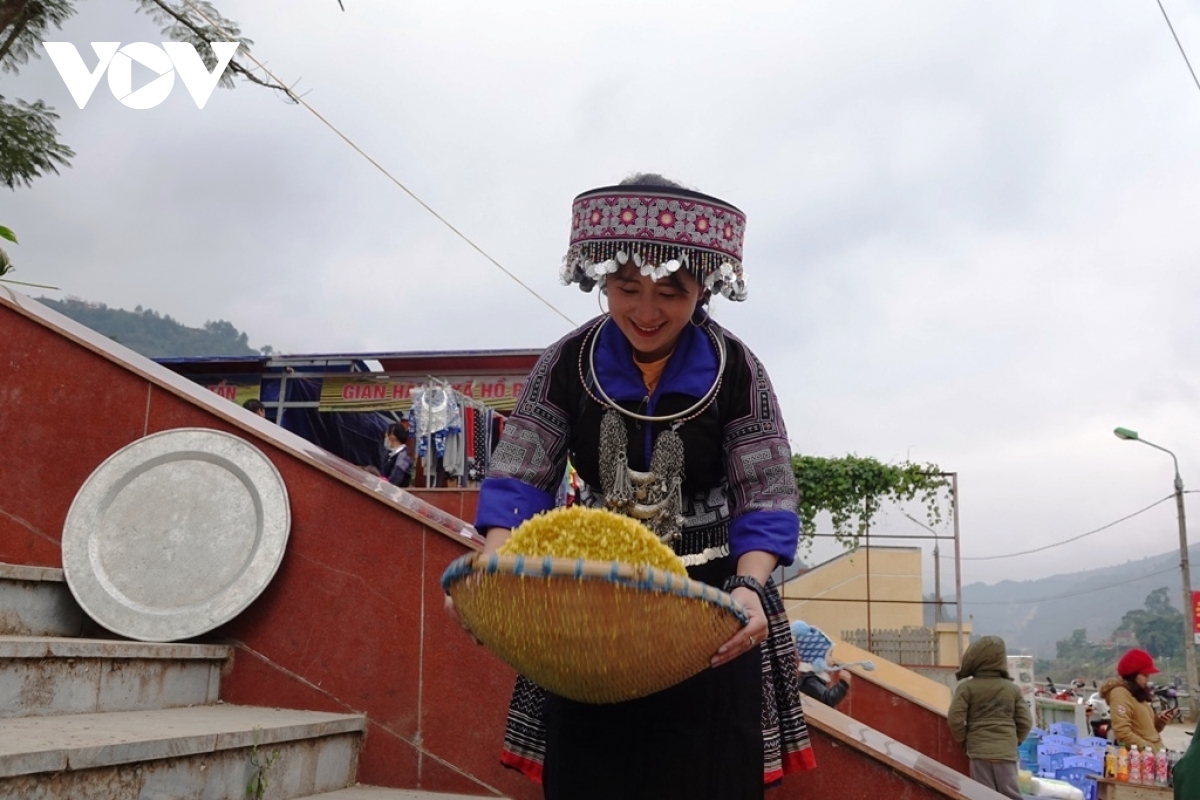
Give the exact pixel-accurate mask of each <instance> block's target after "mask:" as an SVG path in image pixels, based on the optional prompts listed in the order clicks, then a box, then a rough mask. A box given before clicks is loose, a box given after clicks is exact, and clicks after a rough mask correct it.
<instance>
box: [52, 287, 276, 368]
mask: <svg viewBox="0 0 1200 800" xmlns="http://www.w3.org/2000/svg"><path fill="white" fill-rule="evenodd" d="M37 300H38V302H39V303H42V304H43V305H46V306H49V307H50V308H52V309H54V310H55V311H57V312H58V313H60V314H63V315H64V316H67V317H70V318H71V319H73V320H75V321H76V322H78V323H80V324H82V325H86V326H87V327H89V328H91V329H92V330H94V331H96V332H98V333H102V334H104V335H105V336H107V337H109V338H110V339H113V340H115V341H118V342H120V343H121V344H123V345H125V346H126V347H128V348H130V349H132V350H136V351H137V352H139V353H141V354H142V355H144V356H147V357H149V358H169V357H184V356H241V355H258V354H259V353H260V352H267V353H269V352H270V351H271V348H270V347H265V348H262V350H261V351H260V350H256V349H254V348H253V347H251V346H250V343H249V341H248V337H247V335H246V334H245V333H242V332H240V331H239V330H238V329H237V328H235V327H233V325H232V323H229V322H226V321H225V320H217V321H216V322H212V321H210V322H206V323H204V327H203V328H189V327H187V326H186V325H183V324H181V323H179V322H177V321H175V320H174V319H172V318H171V315H170V314H166V315H160V314H159V313H158V312H157V311H153V310H151V309H144V310H143V309H142V307H141V306H138V307H137V309H135V310H133V311H125V310H124V309H120V308H109V307H108V306H106V305H105V304H104V303H90V302H88V301H86V300H82V299H79V298H76V297H69V298H67V299H66V300H52V299H50V298H48V297H39V298H37Z"/></svg>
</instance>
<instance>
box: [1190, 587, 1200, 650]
mask: <svg viewBox="0 0 1200 800" xmlns="http://www.w3.org/2000/svg"><path fill="white" fill-rule="evenodd" d="M1192 633H1193V634H1194V638H1195V641H1196V643H1197V644H1200V592H1197V591H1195V590H1193V591H1192Z"/></svg>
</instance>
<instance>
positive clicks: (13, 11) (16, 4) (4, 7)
mask: <svg viewBox="0 0 1200 800" xmlns="http://www.w3.org/2000/svg"><path fill="white" fill-rule="evenodd" d="M31 4H32V0H8V2H4V3H0V31H2V30H4V29H5V28H7V27H8V26H9V25H11V24H12V23H13V20H14V19H16V18H18V17H20V16H21V15H22V14H24V13H25V11H26V9H27V8H28V6H30V5H31Z"/></svg>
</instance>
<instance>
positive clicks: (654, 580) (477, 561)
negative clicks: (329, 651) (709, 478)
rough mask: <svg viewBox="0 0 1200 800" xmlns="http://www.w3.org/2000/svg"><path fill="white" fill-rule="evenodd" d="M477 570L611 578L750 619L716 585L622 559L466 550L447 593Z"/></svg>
mask: <svg viewBox="0 0 1200 800" xmlns="http://www.w3.org/2000/svg"><path fill="white" fill-rule="evenodd" d="M477 573H478V574H483V575H492V574H509V575H517V576H521V577H527V578H575V579H578V580H601V581H608V582H610V583H619V584H624V585H627V586H631V587H633V588H636V589H640V590H642V591H653V592H661V593H663V594H672V595H676V596H679V597H688V598H693V599H697V600H703V601H706V602H709V603H713V604H714V605H717V606H720V607H721V608H724V609H727V610H728V611H730V612H731V613H732V614H733V615H734V616H735V617H737V619H738V621H739V622H741V623H742V624H743V625H745V624H746V623H747V622H748V621H749V617H747V616H746V609H745V608H744V607H743V606H742V604H741V603H739V602H738V601H737V600H734V599H733V597H731V596H730V595H729V594H728V593H727V592H723V591H721V590H720V589H718V588H716V587H715V586H710V585H709V584H707V583H704V582H703V581H698V580H694V579H692V578H689V577H687V576H683V575H678V574H676V573H674V572H668V571H667V570H664V569H658V568H656V567H651V566H648V565H646V564H627V563H625V562H622V561H598V560H589V559H584V558H555V557H554V556H525V555H500V554H498V553H491V554H489V555H484V554H483V553H467V554H466V555H464V556H460V557H458V558H456V559H455V560H454V561H452V562H451V563H450V566H448V567H447V568H446V571H445V572H444V573H443V574H442V590H443V591H444V592H446V593H447V594H448V593H449V592H450V587H452V586H453V585H454V584H455V583H457V582H459V581H461V580H463V579H464V578H466V577H467V576H469V575H473V574H477Z"/></svg>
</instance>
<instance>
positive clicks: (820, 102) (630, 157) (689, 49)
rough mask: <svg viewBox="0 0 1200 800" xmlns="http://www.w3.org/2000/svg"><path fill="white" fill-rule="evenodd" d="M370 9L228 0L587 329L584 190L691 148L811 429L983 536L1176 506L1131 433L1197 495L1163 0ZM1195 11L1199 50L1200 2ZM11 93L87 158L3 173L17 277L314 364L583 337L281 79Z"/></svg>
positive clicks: (1094, 560) (1169, 531)
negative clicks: (335, 355)
mask: <svg viewBox="0 0 1200 800" xmlns="http://www.w3.org/2000/svg"><path fill="white" fill-rule="evenodd" d="M345 2H346V6H347V10H346V12H345V13H342V12H341V11H339V10H338V8H337V3H336V2H335V0H291V2H288V3H286V4H285V3H282V2H279V0H274V1H273V2H262V1H261V0H260V1H259V2H250V0H220V2H218V3H217V5H218V7H219V8H220V9H221V11H222V12H223V13H224V14H225V15H226V16H228V17H231V18H233V19H235V20H237V21H238V22H239V23H240V24H241V26H242V29H243V31H244V32H245V33H246V35H248V36H249V37H250V38H252V39H254V41H255V53H256V54H257V55H258V56H259V57H260V58H263V59H265V60H266V61H267V62H268V63H269V64H270V66H271V67H272V68H273V69H274V70H276V71H277V72H278V73H279V74H280V75H282V76H283V77H285V79H286V80H288V81H293V80H296V79H300V80H301V82H300V84H299V86H300V88H301V89H304V90H307V91H308V94H307V95H306V98H307V100H308V101H309V102H311V103H312V104H313V105H314V106H315V107H316V108H317V109H318V110H320V112H321V113H322V114H324V115H325V116H326V117H327V118H328V119H330V120H331V121H332V122H333V123H334V124H335V125H336V126H337V127H339V128H340V129H341V130H342V131H343V132H344V133H345V134H346V135H347V136H349V137H350V138H352V139H353V140H354V141H355V142H356V143H358V144H359V145H360V146H361V147H362V148H363V149H364V150H366V151H367V152H368V153H370V154H371V155H372V156H373V157H374V158H376V159H377V160H378V161H379V162H380V163H382V164H383V165H385V166H386V167H387V168H388V169H389V170H391V171H392V172H393V173H394V174H395V175H396V176H397V177H398V178H399V179H400V180H402V181H403V182H405V183H406V185H408V186H409V187H410V188H411V189H413V190H414V191H415V192H416V193H417V194H418V195H420V196H421V197H422V198H423V199H424V200H425V201H427V202H428V203H429V204H430V205H432V206H433V207H434V208H436V209H437V210H438V211H439V212H440V213H441V214H443V215H444V216H445V217H447V218H448V219H449V220H450V221H451V222H453V223H454V224H455V225H456V226H458V227H459V228H460V229H461V230H463V231H465V232H466V233H467V234H468V235H469V236H470V237H471V238H472V239H473V240H474V241H475V242H477V243H478V244H479V245H480V246H481V247H483V248H484V249H485V250H487V251H488V252H489V253H490V254H492V255H493V256H494V257H495V258H496V259H497V260H499V261H500V262H501V263H503V264H504V265H505V266H506V267H508V268H509V269H510V270H512V271H513V272H514V273H516V274H517V275H519V276H520V277H521V279H522V280H524V281H525V282H526V283H528V284H529V285H531V286H532V287H533V288H534V289H535V290H536V291H537V292H539V293H540V294H542V295H543V296H545V297H546V298H547V299H549V300H550V302H552V303H553V304H554V305H555V306H557V307H558V308H559V309H561V310H562V311H563V313H565V314H566V315H567V316H569V317H571V318H572V319H574V320H576V321H578V322H582V321H584V320H585V319H587V318H589V317H590V316H592V315H593V314H594V313H595V311H596V299H595V296H594V295H585V294H582V293H580V292H579V291H577V290H576V289H575V288H563V287H561V286H560V285H559V284H558V282H557V271H558V265H559V260H560V258H561V255H562V253H563V251H564V250H565V248H566V239H567V222H568V216H569V204H570V200H571V198H572V197H573V196H574V195H575V194H577V193H578V192H580V191H583V190H585V189H588V188H591V187H593V186H599V185H606V184H610V183H615V182H617V181H619V180H620V179H621V178H623V177H624V176H625V175H627V174H628V173H630V172H634V171H641V170H645V171H658V172H662V173H664V174H666V175H668V176H670V177H673V178H675V179H676V180H679V181H682V182H683V183H685V184H688V185H690V186H693V187H694V188H697V189H699V190H701V191H705V192H708V193H711V194H715V195H717V196H719V197H722V198H725V199H727V200H729V201H730V202H733V203H735V204H736V205H738V206H739V207H741V208H742V209H743V210H745V211H746V212H747V215H748V219H749V224H748V233H747V246H746V265H747V270H748V273H749V276H750V281H751V283H750V291H751V297H750V300H749V301H748V302H746V303H744V304H740V305H735V304H730V303H727V302H724V301H723V300H717V301H716V302H715V303H714V305H715V306H716V308H715V315H716V317H717V318H718V319H719V320H720V321H721V322H722V323H723V324H725V325H726V326H727V327H729V328H730V329H731V330H732V331H733V332H735V333H736V334H737V335H739V336H740V337H741V338H742V339H744V340H745V341H746V342H747V343H749V344H750V345H751V347H752V348H754V349H755V351H756V352H757V353H758V355H759V356H760V357H761V358H762V360H763V361H764V363H766V365H767V367H768V369H769V370H770V372H771V375H772V377H773V380H774V382H775V386H776V388H777V390H778V392H779V395H780V398H781V402H782V405H783V409H784V413H785V416H786V419H787V423H788V427H789V433H790V435H791V438H792V440H793V442H794V443H795V444H796V446H797V447H798V449H799V450H800V451H802V452H804V453H809V454H816V455H829V456H838V455H843V454H846V453H857V454H859V455H871V456H875V457H877V458H879V459H881V460H884V461H898V460H903V459H904V458H906V457H910V458H911V459H913V460H916V461H928V462H934V463H936V464H938V465H939V466H941V467H942V468H943V469H946V470H953V471H957V472H958V473H959V475H960V481H961V493H962V524H963V548H964V555H968V556H970V555H975V556H979V555H989V554H996V553H1005V552H1011V551H1013V550H1019V549H1025V548H1028V547H1035V546H1038V545H1039V544H1044V543H1047V542H1050V541H1054V540H1056V539H1062V538H1066V537H1068V536H1072V535H1075V534H1078V533H1081V532H1083V531H1085V530H1088V529H1091V528H1094V527H1097V526H1099V525H1102V524H1104V523H1106V522H1109V521H1111V520H1112V519H1115V518H1117V517H1120V516H1123V515H1125V514H1128V513H1130V512H1132V511H1135V510H1136V509H1138V508H1141V507H1142V506H1145V505H1147V504H1149V503H1151V502H1152V501H1154V500H1156V499H1158V498H1159V497H1162V496H1164V495H1166V494H1168V493H1169V492H1170V491H1171V480H1172V472H1171V463H1170V459H1169V458H1168V457H1167V456H1166V455H1165V454H1162V453H1159V452H1157V451H1154V450H1151V449H1150V448H1148V447H1145V446H1142V445H1138V444H1133V443H1122V442H1120V441H1118V440H1117V439H1116V438H1114V437H1113V436H1112V434H1111V430H1112V428H1113V427H1114V426H1115V425H1124V426H1127V427H1131V428H1135V429H1137V430H1139V431H1140V432H1141V433H1142V434H1143V435H1145V436H1146V437H1147V438H1148V439H1150V440H1151V441H1154V442H1157V443H1160V444H1162V445H1164V446H1167V447H1170V448H1172V449H1174V450H1175V451H1176V453H1177V454H1178V455H1179V458H1180V462H1181V468H1182V472H1183V478H1184V481H1185V483H1187V484H1188V485H1189V486H1195V487H1196V488H1197V489H1200V420H1198V418H1197V414H1196V410H1197V399H1198V395H1200V374H1198V370H1197V356H1196V352H1195V350H1194V348H1195V347H1196V344H1197V339H1198V334H1200V318H1198V316H1197V314H1196V312H1195V310H1194V306H1195V301H1196V298H1197V295H1198V290H1200V274H1198V272H1197V270H1196V269H1195V267H1196V264H1197V257H1198V256H1200V240H1198V239H1197V235H1196V230H1197V226H1196V222H1195V220H1196V218H1197V215H1198V212H1200V196H1198V193H1197V190H1196V187H1197V186H1200V91H1197V88H1196V86H1195V85H1194V84H1193V83H1192V80H1191V77H1190V76H1189V75H1188V73H1187V69H1186V66H1185V65H1184V63H1183V60H1182V59H1181V58H1180V55H1179V52H1178V51H1177V49H1176V46H1175V43H1174V41H1173V40H1172V39H1171V35H1170V32H1169V31H1168V29H1167V26H1166V24H1165V22H1164V21H1163V18H1162V15H1161V13H1160V12H1159V9H1158V7H1157V5H1156V4H1155V3H1153V2H1140V3H1130V2H1117V1H1116V0H1107V1H1104V2H1099V1H1097V0H1086V1H1085V0H1071V1H1064V2H1058V3H1043V2H1032V1H1030V0H1027V1H1025V2H1004V3H986V4H985V3H980V2H972V3H951V2H903V3H901V2H866V0H863V1H862V2H856V3H835V2H807V3H782V2H780V3H767V2H757V3H755V2H748V3H743V4H733V3H726V2H722V3H717V2H708V0H690V2H662V3H656V4H647V3H636V2H616V1H615V0H614V1H613V2H608V3H605V4H601V5H596V4H584V3H562V2H528V1H526V0H512V1H510V2H506V3H495V2H444V3H423V4H415V3H395V2H382V1H381V0H374V1H373V2H372V1H369V0H345ZM1164 2H1165V3H1166V6H1167V9H1168V11H1169V12H1170V13H1171V14H1172V21H1173V22H1174V23H1175V27H1176V30H1177V31H1178V33H1179V35H1180V38H1181V40H1182V41H1183V43H1184V46H1185V47H1186V48H1188V52H1189V55H1190V56H1191V57H1192V58H1193V60H1194V62H1200V9H1197V8H1196V7H1195V6H1189V5H1188V4H1185V3H1182V2H1179V0H1164ZM79 7H80V13H79V15H78V16H76V17H75V18H73V19H72V20H70V21H69V22H68V24H67V26H66V27H65V28H64V29H63V31H61V33H60V34H59V35H57V36H56V37H55V38H56V39H58V40H62V41H69V42H72V43H74V44H76V46H77V47H78V48H79V49H80V51H81V53H83V54H84V55H85V60H88V61H92V60H94V56H92V55H91V50H90V47H89V46H88V42H90V41H121V42H124V43H128V42H133V41H150V42H160V41H162V38H163V37H162V36H161V35H160V34H159V32H158V30H157V28H156V27H155V26H154V25H153V24H152V23H151V22H150V21H149V20H147V19H146V18H145V17H144V16H140V15H137V14H135V13H134V8H135V5H134V3H133V2H131V0H104V2H90V3H89V2H80V3H79ZM89 65H90V64H89ZM0 93H2V94H4V95H5V96H6V97H7V99H9V100H10V101H11V100H12V99H14V98H17V97H20V98H24V99H28V100H32V99H36V98H39V97H40V98H43V99H45V100H46V101H47V102H49V103H51V104H52V105H54V106H55V107H56V108H57V110H58V111H59V112H60V113H61V115H62V120H61V124H60V131H61V133H62V138H63V140H64V141H65V142H66V143H68V144H69V145H71V146H72V147H73V148H74V149H75V150H76V151H77V153H78V155H77V156H76V158H75V161H74V167H73V168H71V169H68V170H64V172H63V174H62V175H61V176H58V177H55V176H50V177H46V178H43V179H41V180H38V181H37V182H36V183H35V184H34V186H33V188H31V189H19V190H17V191H16V192H7V191H5V192H4V193H3V194H0V224H5V225H8V226H9V227H11V228H13V229H14V230H16V231H17V233H18V235H19V236H20V237H21V245H20V246H19V247H12V248H9V249H10V254H11V255H12V257H13V259H14V262H15V263H16V264H17V266H18V272H17V273H16V275H15V276H14V277H16V278H19V279H23V280H33V281H39V282H45V283H51V284H54V285H57V286H61V287H63V293H69V294H72V295H76V296H80V297H84V298H87V299H89V300H94V301H102V302H105V303H108V304H109V305H111V306H115V307H123V308H133V307H134V306H135V305H138V304H141V305H143V306H147V307H151V308H154V309H156V310H158V311H160V312H162V313H168V314H171V315H172V316H173V317H175V318H176V319H179V320H180V321H182V322H184V323H185V324H189V325H201V324H202V323H204V322H205V321H206V320H209V319H228V320H229V321H231V322H233V324H234V325H236V326H237V327H238V328H240V329H242V330H245V331H247V332H248V333H249V336H250V341H251V343H252V344H254V345H256V346H257V345H262V344H271V345H273V346H275V347H276V348H277V349H279V350H282V351H285V352H314V351H317V352H319V351H366V350H389V349H395V350H407V349H430V348H439V349H441V348H445V349H450V348H480V347H486V348H508V347H536V346H542V345H545V344H547V343H549V342H550V341H553V340H554V339H556V338H558V337H559V336H560V335H562V334H563V333H565V332H566V330H567V329H568V326H567V324H566V323H565V322H564V321H563V320H562V319H561V318H560V317H558V316H557V315H555V314H554V313H553V312H552V311H550V310H549V309H547V308H546V307H545V306H543V305H541V304H540V303H538V302H537V301H536V300H535V299H534V298H532V297H531V296H530V295H528V294H527V293H526V292H525V291H524V290H523V289H521V288H520V287H519V286H518V285H517V284H516V283H514V282H513V281H512V280H510V279H509V278H507V277H505V276H504V275H503V274H502V273H501V272H500V271H499V270H497V269H496V268H495V267H494V266H492V265H491V264H489V263H488V262H487V261H486V260H485V259H483V258H482V257H481V256H479V255H478V254H477V253H476V252H474V251H473V250H471V249H470V248H469V247H468V246H467V245H466V244H464V243H463V242H462V241H460V240H459V239H457V238H456V237H455V236H453V235H452V234H451V233H450V232H449V231H447V230H446V229H445V228H444V227H442V225H441V224H440V223H438V222H437V221H436V220H435V219H434V218H433V217H432V216H431V215H429V214H428V213H427V212H425V211H424V210H422V209H421V208H420V207H419V206H418V205H417V204H416V203H414V202H413V201H412V200H411V199H410V198H409V197H408V196H407V195H405V194H404V193H403V192H401V191H400V190H399V189H397V188H396V187H395V186H394V185H392V184H391V183H389V182H388V181H387V180H386V179H385V178H384V177H383V176H382V175H380V174H379V173H378V172H376V171H375V170H374V169H373V168H372V167H371V166H370V165H369V164H368V163H367V162H366V161H365V160H364V159H363V158H362V157H361V156H359V155H357V154H355V153H354V152H353V151H352V150H351V149H350V148H348V147H347V146H346V144H345V143H343V142H342V141H340V140H339V139H338V138H337V137H336V136H335V135H334V134H333V133H332V132H330V131H329V130H328V129H326V128H325V127H324V126H322V125H321V124H320V123H319V122H318V121H316V120H315V119H314V118H313V117H312V116H311V115H309V113H308V112H306V111H305V110H303V109H302V108H299V107H296V106H292V105H288V104H286V103H284V102H282V101H280V100H278V99H277V98H276V97H275V96H274V95H273V94H271V93H270V92H268V91H266V90H263V89H259V88H256V87H253V86H249V85H244V84H243V85H239V87H238V88H237V89H236V90H234V91H218V92H216V93H215V94H214V95H213V96H212V98H211V99H210V100H209V102H208V105H207V106H206V107H205V108H204V110H202V111H201V110H198V109H197V108H196V107H195V104H194V103H193V102H192V100H191V99H190V97H189V96H188V94H187V93H186V91H185V90H184V89H183V88H182V86H181V85H180V84H179V82H177V84H176V88H175V90H174V92H173V93H172V95H171V96H170V97H169V98H168V100H167V101H166V102H165V103H163V104H162V105H161V106H159V107H157V108H155V109H151V110H146V111H136V110H132V109H128V108H126V107H124V106H122V105H121V104H120V103H118V102H117V101H116V100H115V99H114V98H113V97H112V95H111V94H110V93H109V91H108V87H107V82H105V81H102V82H101V85H100V86H99V87H98V89H97V90H96V93H95V94H94V95H93V97H92V99H91V101H90V102H89V103H88V105H87V107H86V108H85V109H83V110H80V109H78V108H77V107H76V105H75V104H74V102H73V101H72V100H71V97H70V95H69V94H68V92H67V90H66V87H65V86H64V84H63V83H62V80H61V79H60V78H59V76H58V74H57V72H55V70H54V68H53V65H52V64H51V62H50V61H49V59H48V58H43V59H42V60H40V61H35V62H32V63H30V64H29V65H26V66H25V67H24V68H23V69H22V70H21V73H20V74H19V75H18V76H13V75H10V74H6V75H3V76H0ZM1189 220H1191V222H1189ZM1189 230H1190V231H1191V233H1188V231H1189ZM1195 508H1196V513H1197V514H1198V515H1200V505H1197V506H1195ZM1197 526H1198V530H1200V516H1197ZM1197 535H1200V533H1198V534H1197ZM1177 544H1178V538H1177V533H1176V528H1175V521H1174V511H1173V507H1172V505H1171V504H1169V503H1168V504H1164V505H1162V506H1159V507H1157V508H1156V509H1154V510H1153V511H1151V512H1149V513H1147V514H1145V515H1143V516H1141V517H1139V518H1138V519H1137V520H1134V521H1131V522H1129V523H1126V524H1124V525H1122V526H1118V527H1117V528H1115V529H1113V530H1112V531H1110V532H1106V533H1103V534H1099V535H1097V536H1094V537H1090V538H1089V539H1086V540H1084V541H1083V542H1080V543H1078V544H1075V545H1069V546H1066V547H1062V548H1059V549H1057V550H1053V551H1050V553H1049V554H1048V555H1042V556H1031V557H1024V558H1016V559H1008V560H1001V561H992V562H975V563H971V562H967V563H966V564H965V565H964V566H965V571H964V582H970V581H974V580H985V581H989V582H990V581H994V580H998V579H1001V578H1015V579H1021V578H1032V577H1039V576H1043V575H1049V574H1054V573H1059V572H1064V571H1071V570H1073V569H1075V568H1080V567H1084V566H1103V565H1108V564H1114V563H1119V562H1123V561H1125V560H1128V559H1130V558H1136V557H1139V556H1141V555H1148V554H1151V553H1160V552H1165V551H1167V550H1170V549H1172V548H1174V547H1176V546H1177Z"/></svg>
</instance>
